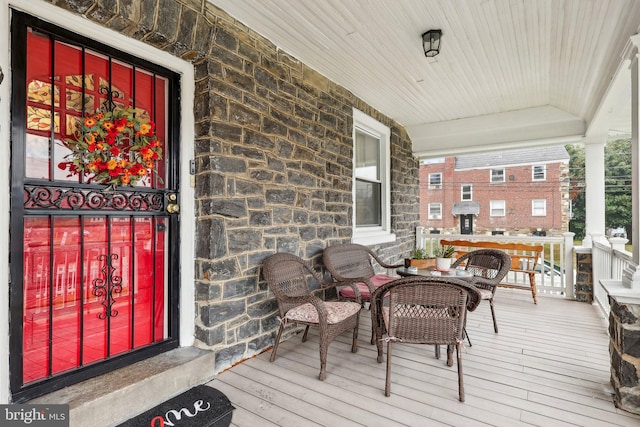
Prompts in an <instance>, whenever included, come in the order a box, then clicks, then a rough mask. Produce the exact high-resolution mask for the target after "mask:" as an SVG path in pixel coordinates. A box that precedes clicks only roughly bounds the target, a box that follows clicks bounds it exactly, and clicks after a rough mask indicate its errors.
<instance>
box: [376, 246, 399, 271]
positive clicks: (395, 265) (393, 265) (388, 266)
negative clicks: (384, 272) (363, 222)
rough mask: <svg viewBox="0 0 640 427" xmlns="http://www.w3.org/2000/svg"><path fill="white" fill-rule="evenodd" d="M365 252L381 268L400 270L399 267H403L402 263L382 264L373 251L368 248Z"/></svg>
mask: <svg viewBox="0 0 640 427" xmlns="http://www.w3.org/2000/svg"><path fill="white" fill-rule="evenodd" d="M367 252H369V255H371V256H372V257H373V259H375V260H376V262H377V263H378V264H379V265H380V266H381V267H383V268H400V267H404V263H402V264H387V263H386V262H384V261H383V260H382V259H381V258H380V257H379V256H378V254H376V253H375V252H374V251H372V250H371V249H369V248H367Z"/></svg>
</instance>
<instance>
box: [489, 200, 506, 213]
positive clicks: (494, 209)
mask: <svg viewBox="0 0 640 427" xmlns="http://www.w3.org/2000/svg"><path fill="white" fill-rule="evenodd" d="M504 212H505V203H504V200H492V201H491V216H504Z"/></svg>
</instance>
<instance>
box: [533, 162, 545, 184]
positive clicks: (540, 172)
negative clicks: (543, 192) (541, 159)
mask: <svg viewBox="0 0 640 427" xmlns="http://www.w3.org/2000/svg"><path fill="white" fill-rule="evenodd" d="M545 178H546V167H545V166H544V165H538V166H534V167H533V180H534V181H543V180H544V179H545Z"/></svg>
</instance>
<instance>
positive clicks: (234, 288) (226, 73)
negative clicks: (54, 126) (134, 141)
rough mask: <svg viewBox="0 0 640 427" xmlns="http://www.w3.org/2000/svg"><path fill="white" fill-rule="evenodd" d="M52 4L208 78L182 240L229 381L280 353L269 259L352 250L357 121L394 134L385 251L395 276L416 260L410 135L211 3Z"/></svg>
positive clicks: (200, 323)
mask: <svg viewBox="0 0 640 427" xmlns="http://www.w3.org/2000/svg"><path fill="white" fill-rule="evenodd" d="M50 1H51V3H53V4H56V5H58V6H60V7H63V8H65V9H68V10H71V11H73V12H76V13H80V14H83V15H85V16H86V17H87V18H89V19H90V20H92V21H94V22H96V23H98V24H101V25H105V26H107V27H109V28H112V29H114V30H116V31H119V32H121V33H123V34H125V35H128V36H130V37H132V38H135V39H138V40H141V41H143V42H145V43H147V44H149V45H152V46H155V47H157V48H159V49H162V50H164V51H167V52H170V53H172V54H174V55H176V56H178V57H180V58H182V59H185V60H188V61H191V62H192V63H193V64H194V66H195V75H196V94H195V105H194V112H195V120H196V129H195V135H196V141H195V153H194V158H195V160H196V176H195V178H196V200H195V203H196V216H197V217H196V235H195V236H183V237H182V238H186V239H189V238H194V239H195V242H196V260H195V263H196V284H195V285H196V301H195V304H196V308H197V319H196V331H195V336H196V339H197V345H198V346H200V347H203V348H208V349H211V350H214V351H216V352H217V357H216V371H220V370H222V369H224V368H226V367H228V366H230V365H232V364H233V363H236V362H238V361H240V360H242V359H244V358H247V357H250V356H252V355H254V354H256V353H259V352H261V351H262V350H264V349H266V348H268V347H270V346H271V345H272V344H273V339H274V335H275V334H274V331H275V329H276V327H277V325H278V323H277V319H276V304H275V301H274V299H273V298H272V297H271V295H270V294H269V293H268V292H267V288H266V285H265V283H264V282H263V281H262V280H261V277H260V264H261V263H262V261H263V260H264V258H265V257H267V256H268V255H270V254H273V253H275V252H278V251H285V252H290V253H294V254H297V255H299V256H301V257H303V258H306V259H309V260H311V261H312V262H313V263H314V264H315V265H318V264H319V261H320V259H321V253H322V249H323V248H324V247H325V246H327V245H330V244H335V243H340V242H349V241H350V239H351V235H352V214H353V201H352V184H353V183H352V178H351V177H352V156H353V142H352V127H353V118H352V109H353V108H354V107H355V108H358V109H359V110H362V111H363V112H365V113H366V114H369V115H370V116H372V117H374V118H375V119H377V120H379V121H380V122H382V123H384V124H385V125H387V126H389V127H390V128H391V132H392V133H391V180H392V185H391V198H392V209H391V210H392V218H391V222H392V229H393V230H392V231H393V232H394V233H395V234H396V236H397V241H396V242H395V243H393V244H388V245H384V246H378V247H375V248H374V249H375V250H376V251H377V252H378V253H380V254H381V255H382V257H383V258H384V259H385V260H387V261H393V262H396V261H398V260H400V259H402V258H403V257H404V256H405V255H408V253H409V252H410V251H411V250H412V249H413V246H414V241H415V237H414V236H415V227H416V226H417V225H418V222H419V192H418V183H419V177H418V161H417V159H415V158H414V157H413V156H412V147H411V141H410V140H409V138H408V136H407V134H406V132H405V130H404V129H403V128H402V127H401V126H400V125H398V124H397V123H395V122H394V121H392V120H391V119H389V118H388V117H385V116H383V115H382V114H380V113H379V112H378V111H376V110H374V109H373V108H372V107H370V106H368V105H367V104H365V103H364V102H362V101H361V100H360V99H358V98H356V97H355V96H354V95H353V94H352V93H350V92H349V91H348V90H346V89H345V88H343V87H340V86H338V85H337V84H335V83H333V82H331V81H329V80H327V79H326V78H325V77H324V76H322V75H320V74H318V73H317V72H316V71H314V70H313V69H311V68H309V67H307V66H305V64H303V63H301V62H299V61H298V60H297V59H296V58H293V57H292V56H290V55H288V54H287V53H286V52H283V51H281V50H279V49H278V48H277V47H276V46H275V45H273V44H272V43H271V42H269V41H268V40H266V39H264V38H263V37H261V36H260V35H258V34H256V33H255V32H253V31H251V30H250V29H248V28H247V27H245V26H244V25H242V24H241V23H239V22H236V21H235V20H234V19H233V18H231V17H229V16H228V15H226V14H225V13H224V12H222V11H220V10H219V9H217V8H215V7H214V6H212V5H210V4H209V3H208V2H206V1H204V0H202V1H188V0H186V1H177V0H141V1H136V0H97V1H93V0H50ZM183 203H184V202H183ZM318 266H319V265H318ZM319 267H321V266H319Z"/></svg>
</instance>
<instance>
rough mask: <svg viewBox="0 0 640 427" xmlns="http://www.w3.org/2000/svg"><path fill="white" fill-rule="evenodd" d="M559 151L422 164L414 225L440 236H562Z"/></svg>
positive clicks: (565, 218)
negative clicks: (418, 219)
mask: <svg viewBox="0 0 640 427" xmlns="http://www.w3.org/2000/svg"><path fill="white" fill-rule="evenodd" d="M568 172H569V154H568V153H567V150H566V149H565V148H564V147H563V146H558V147H545V148H543V149H540V148H532V149H524V150H512V151H503V152H492V153H486V154H473V155H464V156H456V157H447V158H440V159H430V160H426V161H425V162H424V163H423V164H422V165H421V166H420V218H421V219H420V223H421V225H423V226H424V227H425V228H426V229H428V230H432V231H437V232H440V233H461V234H507V235H509V234H510V235H515V234H528V235H531V234H559V233H562V232H564V231H567V230H568V226H569V219H570V218H569V212H570V201H569V193H568V191H567V190H568V179H569V178H568Z"/></svg>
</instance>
